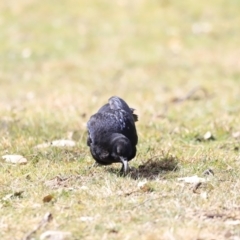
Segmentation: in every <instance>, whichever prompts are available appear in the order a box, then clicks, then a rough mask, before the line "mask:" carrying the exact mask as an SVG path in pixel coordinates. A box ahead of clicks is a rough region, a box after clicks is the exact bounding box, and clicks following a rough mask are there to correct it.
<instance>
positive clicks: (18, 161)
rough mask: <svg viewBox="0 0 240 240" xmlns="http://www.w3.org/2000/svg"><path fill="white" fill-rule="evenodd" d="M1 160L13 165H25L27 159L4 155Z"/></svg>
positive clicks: (20, 156)
mask: <svg viewBox="0 0 240 240" xmlns="http://www.w3.org/2000/svg"><path fill="white" fill-rule="evenodd" d="M2 159H4V160H5V162H9V163H14V164H26V163H27V159H26V158H25V157H23V156H22V155H4V156H2Z"/></svg>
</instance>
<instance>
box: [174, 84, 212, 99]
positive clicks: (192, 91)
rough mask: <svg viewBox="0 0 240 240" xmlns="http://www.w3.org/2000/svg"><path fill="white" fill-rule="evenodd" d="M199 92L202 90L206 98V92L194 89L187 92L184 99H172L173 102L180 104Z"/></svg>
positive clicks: (200, 88)
mask: <svg viewBox="0 0 240 240" xmlns="http://www.w3.org/2000/svg"><path fill="white" fill-rule="evenodd" d="M199 90H202V91H203V93H204V95H205V96H207V92H206V90H205V89H204V88H202V87H195V88H193V89H192V90H191V91H189V92H188V93H187V94H186V95H185V96H184V97H176V98H174V99H173V102H177V103H180V102H183V101H186V100H188V99H190V98H191V97H192V96H193V95H194V94H195V93H196V92H198V91H199Z"/></svg>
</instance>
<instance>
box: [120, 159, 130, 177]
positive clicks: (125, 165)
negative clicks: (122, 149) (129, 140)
mask: <svg viewBox="0 0 240 240" xmlns="http://www.w3.org/2000/svg"><path fill="white" fill-rule="evenodd" d="M120 160H121V162H122V168H121V170H120V172H121V173H123V175H124V176H126V175H127V173H128V170H129V166H128V160H127V159H126V158H123V157H120Z"/></svg>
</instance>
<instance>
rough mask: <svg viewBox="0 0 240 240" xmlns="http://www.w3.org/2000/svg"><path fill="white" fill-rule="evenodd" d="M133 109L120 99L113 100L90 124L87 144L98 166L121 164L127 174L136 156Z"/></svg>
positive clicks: (102, 108)
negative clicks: (129, 162)
mask: <svg viewBox="0 0 240 240" xmlns="http://www.w3.org/2000/svg"><path fill="white" fill-rule="evenodd" d="M133 112H134V109H133V108H129V106H128V105H127V103H126V102H125V101H124V100H123V99H121V98H119V97H115V96H114V97H111V98H110V99H109V100H108V103H107V104H105V105H104V106H102V107H101V108H100V109H99V110H98V112H97V113H96V114H94V115H93V116H91V118H90V120H89V121H88V123H87V128H88V139H87V145H88V146H89V147H90V151H91V154H92V156H93V158H94V159H95V160H96V162H97V163H99V164H102V165H110V164H112V163H117V162H121V163H122V169H121V172H122V173H123V174H124V175H126V174H127V172H128V170H129V167H128V161H130V160H132V159H133V158H134V157H135V155H136V151H137V149H136V145H137V142H138V136H137V130H136V127H135V122H136V121H137V120H138V117H137V115H136V114H134V113H133Z"/></svg>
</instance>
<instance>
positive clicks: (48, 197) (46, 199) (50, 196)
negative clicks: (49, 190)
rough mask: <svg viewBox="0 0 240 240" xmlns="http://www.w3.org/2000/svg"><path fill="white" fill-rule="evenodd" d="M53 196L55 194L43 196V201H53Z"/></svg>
mask: <svg viewBox="0 0 240 240" xmlns="http://www.w3.org/2000/svg"><path fill="white" fill-rule="evenodd" d="M53 198H54V196H53V195H50V194H49V195H47V196H45V197H44V198H43V202H44V203H47V202H51V201H52V199H53Z"/></svg>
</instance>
